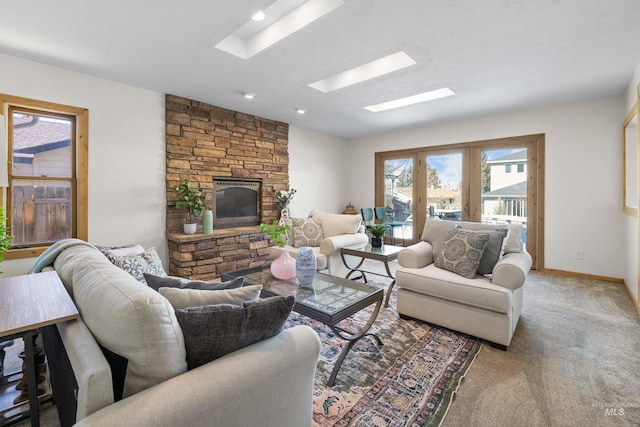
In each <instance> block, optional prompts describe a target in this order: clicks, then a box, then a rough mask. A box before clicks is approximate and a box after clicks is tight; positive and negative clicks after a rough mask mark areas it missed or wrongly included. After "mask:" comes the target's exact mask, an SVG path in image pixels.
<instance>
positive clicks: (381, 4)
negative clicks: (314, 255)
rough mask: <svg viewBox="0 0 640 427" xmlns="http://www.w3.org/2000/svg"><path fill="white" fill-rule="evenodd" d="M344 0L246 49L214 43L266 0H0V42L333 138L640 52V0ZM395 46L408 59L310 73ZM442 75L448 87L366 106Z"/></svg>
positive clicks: (596, 77) (549, 100) (620, 86)
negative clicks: (380, 66)
mask: <svg viewBox="0 0 640 427" xmlns="http://www.w3.org/2000/svg"><path fill="white" fill-rule="evenodd" d="M344 1H345V5H343V6H341V7H339V8H337V9H336V10H334V11H333V12H331V13H329V14H327V15H325V16H323V17H321V18H320V19H318V20H316V21H315V22H313V23H311V24H310V25H308V26H307V27H305V28H303V29H302V30H300V31H298V32H296V33H294V34H292V35H290V36H288V37H286V38H285V39H283V40H282V41H280V42H279V43H277V44H275V45H273V46H271V47H269V48H268V49H266V50H264V51H262V52H260V53H258V54H256V55H255V56H253V57H251V58H249V59H247V60H244V59H240V58H238V57H236V56H233V55H231V54H228V53H225V52H223V51H220V50H218V49H216V48H215V45H216V44H217V43H219V42H220V41H221V40H223V39H224V38H226V37H227V36H228V35H229V34H231V33H232V32H234V31H235V30H237V29H238V28H239V27H241V26H242V25H243V24H244V23H246V22H247V21H248V20H249V18H250V17H251V16H252V15H253V14H254V13H256V12H257V11H258V10H260V9H264V8H266V7H267V6H269V5H270V4H271V3H273V0H227V1H216V0H190V1H175V0H135V1H131V0H115V1H101V2H89V1H86V0H57V1H34V0H20V1H10V2H3V4H2V9H1V11H0V53H5V54H9V55H15V56H19V57H23V58H27V59H31V60H35V61H39V62H43V63H47V64H51V65H55V66H58V67H62V68H66V69H69V70H75V71H79V72H82V73H86V74H90V75H95V76H99V77H103V78H106V79H110V80H114V81H118V82H122V83H127V84H131V85H135V86H139V87H143V88H147V89H151V90H154V91H159V92H162V93H170V94H174V95H180V96H184V97H187V98H191V99H195V100H199V101H203V102H206V103H210V104H213V105H217V106H220V107H224V108H229V109H232V110H237V111H242V112H245V113H248V114H255V115H258V116H262V117H266V118H270V119H274V120H279V121H283V122H287V123H290V124H292V125H296V126H299V127H303V128H307V129H314V130H317V131H320V132H324V133H327V134H331V135H335V136H339V137H343V138H354V137H360V136H366V135H371V134H376V133H382V132H388V131H391V130H394V129H399V128H405V127H415V126H419V125H425V124H433V123H438V122H442V121H451V120H459V119H462V118H470V117H477V116H483V115H490V114H496V113H500V112H507V111H514V110H520V109H528V108H534V107H542V106H547V105H554V104H562V103H568V102H576V101H581V100H587V99H593V98H599V97H603V96H608V95H618V94H622V93H623V92H624V91H625V89H626V86H627V85H628V83H629V81H630V80H631V77H632V74H633V71H634V68H635V66H636V65H637V64H638V63H639V62H640V2H638V0H611V1H602V0H534V1H532V0H513V1H509V0H395V1H392V0H344ZM398 51H404V52H406V53H407V54H408V55H409V56H410V57H412V58H413V59H414V60H415V61H416V62H417V64H416V65H413V66H410V67H407V68H404V69H402V70H400V71H396V72H394V73H391V74H388V75H385V76H381V77H377V78H376V79H374V80H370V81H367V82H363V83H359V84H356V85H354V86H350V87H346V88H343V89H339V90H335V91H333V92H330V93H322V92H320V91H318V90H315V89H312V88H310V87H309V86H308V85H309V84H310V83H313V82H316V81H318V80H320V79H323V78H326V77H330V76H333V75H334V74H337V73H339V72H342V71H345V70H347V69H350V68H353V67H356V66H359V65H362V64H365V63H367V62H370V61H373V60H375V59H378V58H380V57H382V56H386V55H390V54H392V53H395V52H398ZM0 73H1V70H0ZM445 86H446V87H449V88H451V89H452V90H453V91H454V92H456V96H451V97H448V98H443V99H439V100H436V101H432V102H428V103H424V104H419V105H414V106H410V107H404V108H401V109H397V110H392V111H386V112H381V113H372V112H369V111H367V110H365V109H364V107H366V106H368V105H372V104H377V103H380V102H384V101H388V100H391V99H394V98H401V97H405V96H410V95H414V94H417V93H420V92H426V91H429V90H433V89H439V88H441V87H445ZM244 92H254V93H256V97H255V99H253V100H247V99H245V98H244V97H243V96H242V94H243V93H244ZM17 95H19V94H17ZM296 108H304V109H306V110H307V111H308V112H307V114H305V115H299V114H297V113H296V112H295V109H296Z"/></svg>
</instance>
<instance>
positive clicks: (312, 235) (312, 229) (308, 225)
mask: <svg viewBox="0 0 640 427" xmlns="http://www.w3.org/2000/svg"><path fill="white" fill-rule="evenodd" d="M291 222H292V223H293V227H292V228H293V246H294V247H296V248H301V247H303V246H312V247H313V246H320V243H321V242H322V241H323V240H324V236H323V235H322V222H321V221H320V220H319V219H315V218H292V219H291Z"/></svg>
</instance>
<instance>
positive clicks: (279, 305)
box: [176, 296, 295, 369]
mask: <svg viewBox="0 0 640 427" xmlns="http://www.w3.org/2000/svg"><path fill="white" fill-rule="evenodd" d="M294 303H295V297H294V296H288V297H282V296H276V297H270V298H265V299H263V300H260V301H256V302H244V303H242V306H239V305H231V304H220V305H207V306H202V307H189V308H185V309H180V310H176V317H177V318H178V323H180V327H181V328H182V333H183V334H184V343H185V348H186V350H187V366H188V369H193V368H197V367H198V366H200V365H204V364H205V363H207V362H210V361H212V360H215V359H217V358H219V357H222V356H224V355H225V354H229V353H232V352H234V351H236V350H239V349H241V348H243V347H246V346H248V345H250V344H253V343H256V342H258V341H262V340H264V339H267V338H270V337H272V336H275V335H277V334H279V333H280V332H281V331H282V328H283V326H284V322H285V321H286V320H287V317H289V314H290V313H291V310H292V308H293V304H294Z"/></svg>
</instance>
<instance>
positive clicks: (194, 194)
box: [173, 179, 207, 234]
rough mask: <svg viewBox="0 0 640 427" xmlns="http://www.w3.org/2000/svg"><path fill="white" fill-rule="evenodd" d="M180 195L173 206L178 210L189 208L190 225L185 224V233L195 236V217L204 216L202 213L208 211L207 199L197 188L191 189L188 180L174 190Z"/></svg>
mask: <svg viewBox="0 0 640 427" xmlns="http://www.w3.org/2000/svg"><path fill="white" fill-rule="evenodd" d="M174 190H175V192H176V193H178V200H176V202H175V203H174V204H173V206H174V207H175V208H176V209H179V208H187V209H188V210H189V223H187V224H185V225H184V226H185V227H184V232H185V233H186V234H193V233H195V232H196V230H195V228H196V227H195V225H196V224H195V217H199V216H200V215H202V211H204V210H205V209H207V199H206V196H205V194H204V192H203V191H201V190H199V189H197V188H191V183H190V182H189V180H188V179H185V180H184V182H183V183H182V184H180V185H177V186H176V187H175V188H174Z"/></svg>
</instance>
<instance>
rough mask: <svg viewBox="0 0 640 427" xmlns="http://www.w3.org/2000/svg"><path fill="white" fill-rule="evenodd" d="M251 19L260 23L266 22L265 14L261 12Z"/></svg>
mask: <svg viewBox="0 0 640 427" xmlns="http://www.w3.org/2000/svg"><path fill="white" fill-rule="evenodd" d="M251 19H253V20H254V21H258V22H260V21H263V20H264V12H263V11H260V12H258V13H256V14H255V15H253V16H252V17H251Z"/></svg>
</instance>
